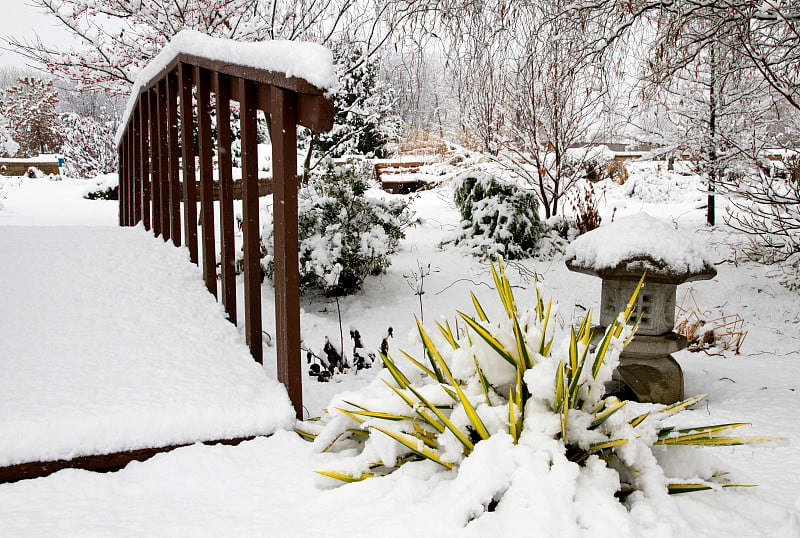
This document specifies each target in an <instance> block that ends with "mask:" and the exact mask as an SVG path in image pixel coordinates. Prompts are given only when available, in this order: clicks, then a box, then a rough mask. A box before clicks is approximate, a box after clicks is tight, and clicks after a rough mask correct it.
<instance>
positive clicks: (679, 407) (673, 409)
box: [660, 394, 708, 417]
mask: <svg viewBox="0 0 800 538" xmlns="http://www.w3.org/2000/svg"><path fill="white" fill-rule="evenodd" d="M706 398H708V394H700V395H699V396H694V397H692V398H687V399H685V400H683V401H681V402H678V403H674V404H672V405H670V406H669V407H666V408H664V409H662V410H661V411H660V413H661V414H662V415H664V416H667V417H668V416H670V415H674V414H675V413H679V412H681V411H683V410H684V409H688V408H690V407H692V406H693V405H695V404H697V403H700V402H702V401H703V400H705V399H706Z"/></svg>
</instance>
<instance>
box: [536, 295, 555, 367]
mask: <svg viewBox="0 0 800 538" xmlns="http://www.w3.org/2000/svg"><path fill="white" fill-rule="evenodd" d="M552 308H553V300H552V299H550V300H549V301H548V302H547V311H546V312H545V314H544V319H542V337H541V339H540V341H539V354H540V355H542V356H543V357H546V356H547V355H548V354H549V353H550V345H548V342H547V326H548V325H549V323H550V311H551V309H552Z"/></svg>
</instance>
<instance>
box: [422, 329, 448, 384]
mask: <svg viewBox="0 0 800 538" xmlns="http://www.w3.org/2000/svg"><path fill="white" fill-rule="evenodd" d="M414 320H415V321H416V322H417V330H418V331H419V337H420V338H421V339H422V345H423V346H425V351H426V352H427V353H428V359H429V360H430V362H431V368H432V369H433V373H434V374H435V377H436V381H438V382H439V383H445V382H446V381H445V377H444V376H442V371H441V370H440V369H439V366H440V365H444V367H445V368H447V364H445V362H444V360H443V359H442V356H441V355H440V354H439V350H438V349H436V346H435V345H434V344H433V340H431V339H430V337H429V336H428V333H426V332H425V328H424V327H423V326H422V323H420V321H419V319H417V318H416V316H415V317H414Z"/></svg>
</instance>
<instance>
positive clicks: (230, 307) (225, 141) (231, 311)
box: [214, 73, 237, 325]
mask: <svg viewBox="0 0 800 538" xmlns="http://www.w3.org/2000/svg"><path fill="white" fill-rule="evenodd" d="M214 89H215V92H216V94H217V168H218V170H219V234H220V240H221V242H222V255H221V258H222V259H221V260H220V261H221V265H222V268H221V269H222V270H221V273H222V304H223V306H224V307H225V313H226V314H228V320H229V321H230V322H231V323H233V324H234V325H235V324H237V319H236V249H235V248H234V240H233V226H234V224H233V164H232V157H233V156H232V155H231V78H230V77H229V76H228V75H223V74H221V73H215V76H214Z"/></svg>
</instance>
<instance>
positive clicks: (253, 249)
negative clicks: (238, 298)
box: [239, 79, 296, 363]
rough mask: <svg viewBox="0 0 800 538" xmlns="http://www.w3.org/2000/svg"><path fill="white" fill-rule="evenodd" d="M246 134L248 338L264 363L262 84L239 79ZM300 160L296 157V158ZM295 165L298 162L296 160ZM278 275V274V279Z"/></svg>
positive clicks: (244, 226) (244, 208)
mask: <svg viewBox="0 0 800 538" xmlns="http://www.w3.org/2000/svg"><path fill="white" fill-rule="evenodd" d="M239 95H240V97H241V101H240V104H241V106H240V118H241V131H242V182H243V183H244V188H243V191H242V221H243V222H242V231H243V235H244V309H245V337H246V339H247V345H248V346H249V347H250V353H251V354H252V355H253V358H254V359H255V360H256V361H257V362H259V363H260V362H262V361H263V348H262V340H261V244H260V237H259V233H260V229H259V228H260V226H259V219H258V133H257V125H256V111H257V110H258V85H257V84H256V83H255V82H252V81H250V80H245V79H240V80H239ZM295 160H296V157H295ZM293 162H294V161H293ZM277 278H278V276H277V275H276V280H277Z"/></svg>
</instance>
